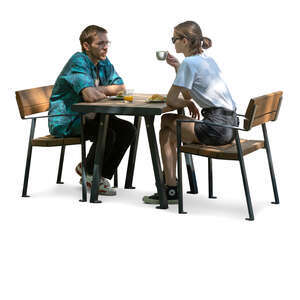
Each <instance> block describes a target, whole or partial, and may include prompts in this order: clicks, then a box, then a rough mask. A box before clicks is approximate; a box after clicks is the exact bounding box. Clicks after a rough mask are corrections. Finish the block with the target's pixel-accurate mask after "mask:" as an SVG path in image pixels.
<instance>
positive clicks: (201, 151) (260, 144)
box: [181, 139, 265, 160]
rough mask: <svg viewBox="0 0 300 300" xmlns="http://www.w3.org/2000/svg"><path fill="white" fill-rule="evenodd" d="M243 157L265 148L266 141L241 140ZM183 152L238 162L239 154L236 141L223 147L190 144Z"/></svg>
mask: <svg viewBox="0 0 300 300" xmlns="http://www.w3.org/2000/svg"><path fill="white" fill-rule="evenodd" d="M240 141H241V146H242V151H243V155H246V154H249V153H251V152H254V151H256V150H258V149H261V148H264V147H265V145H264V141H260V140H242V139H241V140H240ZM181 151H182V152H185V153H191V154H195V155H201V156H206V157H210V158H216V159H227V160H238V159H239V158H238V153H237V148H236V143H235V141H234V142H233V143H231V144H227V145H223V146H207V145H199V144H189V145H183V146H181Z"/></svg>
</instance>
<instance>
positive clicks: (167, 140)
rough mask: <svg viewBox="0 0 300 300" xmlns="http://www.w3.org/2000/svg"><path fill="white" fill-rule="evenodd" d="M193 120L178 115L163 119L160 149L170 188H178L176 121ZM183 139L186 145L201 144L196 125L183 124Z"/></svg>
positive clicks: (165, 116)
mask: <svg viewBox="0 0 300 300" xmlns="http://www.w3.org/2000/svg"><path fill="white" fill-rule="evenodd" d="M178 119H191V118H189V117H186V116H182V115H176V114H165V115H163V116H162V119H161V130H160V148H161V156H162V163H163V168H164V173H165V178H166V184H167V185H168V186H176V161H177V151H176V148H177V137H176V120H178ZM181 137H182V141H183V142H185V143H199V140H198V138H197V137H196V136H195V133H194V123H181Z"/></svg>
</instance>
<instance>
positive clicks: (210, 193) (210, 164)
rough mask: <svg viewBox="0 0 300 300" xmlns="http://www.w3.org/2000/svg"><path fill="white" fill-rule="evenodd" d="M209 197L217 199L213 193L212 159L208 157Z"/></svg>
mask: <svg viewBox="0 0 300 300" xmlns="http://www.w3.org/2000/svg"><path fill="white" fill-rule="evenodd" d="M208 197H209V198H211V199H216V198H217V197H216V196H214V194H213V170H212V159H211V158H210V157H208Z"/></svg>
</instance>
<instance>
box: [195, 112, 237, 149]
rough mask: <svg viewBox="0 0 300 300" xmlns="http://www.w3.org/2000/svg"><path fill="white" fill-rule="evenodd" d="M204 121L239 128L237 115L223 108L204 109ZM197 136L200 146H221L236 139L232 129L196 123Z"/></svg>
mask: <svg viewBox="0 0 300 300" xmlns="http://www.w3.org/2000/svg"><path fill="white" fill-rule="evenodd" d="M201 114H202V116H203V119H202V121H204V122H205V121H207V122H210V123H218V124H224V125H231V126H238V124H239V120H238V117H237V115H236V113H235V112H234V111H232V110H228V109H225V108H222V107H211V108H203V109H202V111H201ZM194 131H195V135H196V137H197V138H198V140H199V143H200V144H205V145H213V146H220V145H225V144H229V143H231V142H232V141H233V139H234V138H235V131H234V130H233V129H231V128H226V127H221V126H213V125H208V124H204V123H195V127H194Z"/></svg>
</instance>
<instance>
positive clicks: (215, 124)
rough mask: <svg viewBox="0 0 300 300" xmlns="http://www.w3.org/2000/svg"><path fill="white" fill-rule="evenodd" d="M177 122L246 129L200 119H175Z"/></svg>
mask: <svg viewBox="0 0 300 300" xmlns="http://www.w3.org/2000/svg"><path fill="white" fill-rule="evenodd" d="M176 122H177V124H179V123H204V124H207V125H211V126H219V127H226V128H232V129H236V130H242V131H248V130H247V129H244V128H241V127H238V126H231V125H224V124H219V123H212V122H207V121H200V120H188V119H187V120H176Z"/></svg>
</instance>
